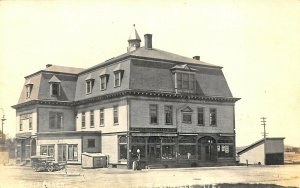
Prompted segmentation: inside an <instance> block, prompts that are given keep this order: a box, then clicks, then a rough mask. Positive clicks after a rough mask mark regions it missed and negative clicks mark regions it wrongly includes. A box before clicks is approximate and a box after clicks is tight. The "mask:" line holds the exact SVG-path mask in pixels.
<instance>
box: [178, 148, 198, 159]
mask: <svg viewBox="0 0 300 188" xmlns="http://www.w3.org/2000/svg"><path fill="white" fill-rule="evenodd" d="M178 158H179V159H196V145H179V153H178Z"/></svg>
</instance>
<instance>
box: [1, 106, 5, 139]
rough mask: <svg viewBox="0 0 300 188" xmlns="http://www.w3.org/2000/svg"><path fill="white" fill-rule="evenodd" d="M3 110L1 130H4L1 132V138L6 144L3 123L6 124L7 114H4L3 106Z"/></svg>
mask: <svg viewBox="0 0 300 188" xmlns="http://www.w3.org/2000/svg"><path fill="white" fill-rule="evenodd" d="M0 109H1V110H2V114H3V115H2V118H1V125H2V129H1V131H2V133H1V138H2V143H3V144H4V142H5V139H4V132H3V125H4V121H5V120H6V119H5V115H4V110H3V108H0Z"/></svg>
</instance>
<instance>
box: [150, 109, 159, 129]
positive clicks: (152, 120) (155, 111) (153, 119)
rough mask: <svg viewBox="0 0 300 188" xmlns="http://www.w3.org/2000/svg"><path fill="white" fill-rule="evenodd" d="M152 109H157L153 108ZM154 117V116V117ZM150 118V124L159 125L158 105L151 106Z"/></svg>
mask: <svg viewBox="0 0 300 188" xmlns="http://www.w3.org/2000/svg"><path fill="white" fill-rule="evenodd" d="M151 107H155V109H154V108H151ZM152 115H154V116H152ZM149 117H150V124H154V125H157V124H158V122H159V121H158V105H157V104H150V105H149Z"/></svg>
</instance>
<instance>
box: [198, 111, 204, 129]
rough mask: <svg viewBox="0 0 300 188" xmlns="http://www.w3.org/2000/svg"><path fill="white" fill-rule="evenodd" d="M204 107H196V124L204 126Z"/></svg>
mask: <svg viewBox="0 0 300 188" xmlns="http://www.w3.org/2000/svg"><path fill="white" fill-rule="evenodd" d="M204 114H205V108H204V107H198V108H197V124H198V125H199V126H205V115H204Z"/></svg>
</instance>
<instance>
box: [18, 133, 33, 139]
mask: <svg viewBox="0 0 300 188" xmlns="http://www.w3.org/2000/svg"><path fill="white" fill-rule="evenodd" d="M30 136H31V132H26V133H18V134H16V138H24V137H25V138H29V137H30Z"/></svg>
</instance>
